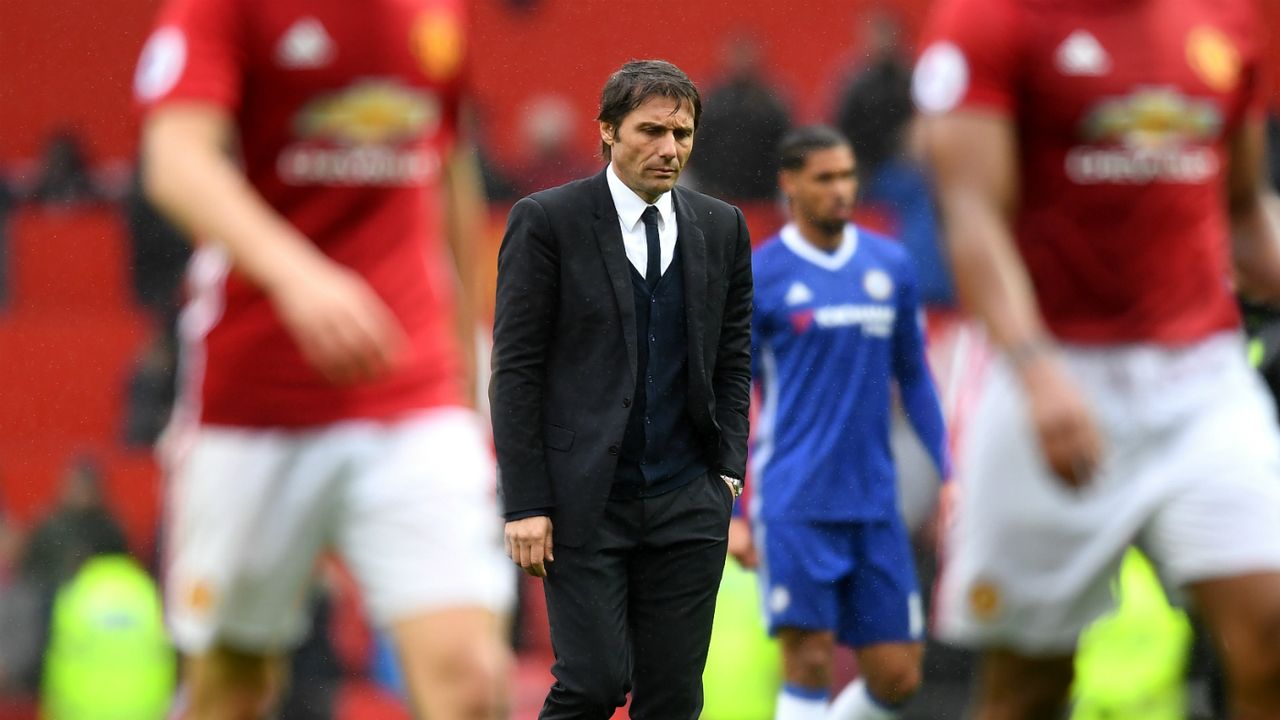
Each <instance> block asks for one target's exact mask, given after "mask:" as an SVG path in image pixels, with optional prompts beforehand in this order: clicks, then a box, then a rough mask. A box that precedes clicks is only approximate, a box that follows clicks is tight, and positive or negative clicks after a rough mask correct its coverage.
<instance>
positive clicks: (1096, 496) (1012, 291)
mask: <svg viewBox="0 0 1280 720" xmlns="http://www.w3.org/2000/svg"><path fill="white" fill-rule="evenodd" d="M1253 10H1254V8H1253V5H1252V3H1251V2H1250V1H1249V0H1222V1H1214V2H1209V1H1208V0H1117V1H1115V2H1097V1H1096V0H1070V1H1064V2H1057V3H1040V2H1034V1H1032V0H944V1H943V2H941V3H940V4H939V5H938V6H937V7H936V8H935V14H934V17H933V20H932V23H931V26H930V28H929V30H928V31H927V32H926V37H925V41H926V42H925V44H924V45H923V47H924V51H923V53H922V55H921V57H920V60H919V64H918V66H917V69H916V75H915V81H914V83H915V87H914V92H915V98H916V102H917V104H918V105H919V106H920V107H921V109H922V110H923V111H924V112H926V113H928V114H930V115H932V116H933V117H931V118H930V119H929V120H928V121H927V126H926V128H925V132H926V134H927V138H928V140H927V142H928V144H929V149H930V152H931V155H932V159H933V161H934V163H935V165H936V169H937V173H938V178H939V183H940V188H941V193H942V205H943V212H944V215H945V219H946V223H947V228H948V234H949V236H950V242H951V256H952V260H953V267H954V270H955V274H956V280H957V285H958V287H959V291H960V295H961V298H962V300H963V302H964V304H965V305H966V306H967V308H968V309H969V310H970V311H971V312H972V313H974V314H975V315H976V316H978V317H979V318H980V319H981V320H982V321H983V322H984V323H985V324H986V326H987V330H988V331H989V333H990V335H991V340H992V342H993V343H994V345H995V347H996V348H998V349H999V350H1000V351H1001V353H1002V359H1001V361H1000V362H998V363H997V364H996V366H995V368H994V369H993V371H992V373H991V376H990V377H989V379H988V381H987V385H986V388H985V391H984V397H983V400H982V401H981V403H980V405H979V407H978V410H977V415H976V416H975V417H974V419H973V422H972V426H971V428H970V432H969V434H968V436H967V442H966V446H965V448H964V450H963V454H964V458H965V462H964V464H963V465H962V472H961V475H960V477H959V478H958V479H959V480H960V483H959V486H958V487H959V493H960V498H959V503H958V509H957V517H956V521H955V523H954V525H953V531H952V537H951V542H950V547H949V548H948V556H947V557H946V559H945V563H946V564H945V565H944V567H943V573H942V582H941V585H940V604H939V623H940V630H941V634H942V636H943V637H944V639H947V640H950V641H955V642H960V643H963V644H969V645H975V646H978V647H981V648H983V649H984V650H985V651H986V653H985V660H984V667H983V670H982V673H981V678H980V681H979V689H978V717H979V718H983V719H984V720H989V719H992V718H1027V719H1031V718H1036V719H1038V720H1039V719H1043V718H1051V717H1057V715H1056V713H1058V712H1060V711H1061V710H1062V708H1063V705H1064V703H1065V698H1066V696H1067V690H1068V687H1069V685H1070V683H1071V676H1072V663H1071V655H1072V653H1073V651H1074V649H1075V645H1076V641H1077V636H1078V634H1079V632H1080V630H1081V629H1082V628H1083V627H1084V626H1085V625H1086V624H1087V623H1088V622H1089V621H1090V620H1092V619H1093V618H1095V617H1097V616H1098V615H1099V614H1100V613H1101V612H1103V611H1104V610H1105V609H1107V608H1108V607H1109V606H1110V604H1111V601H1112V599H1111V596H1110V592H1109V589H1108V581H1109V579H1110V578H1111V577H1112V576H1113V575H1114V574H1115V571H1116V569H1117V566H1118V565H1119V563H1120V560H1121V557H1122V555H1123V553H1124V549H1125V547H1126V546H1127V545H1128V544H1129V543H1130V542H1137V543H1138V544H1139V545H1140V546H1141V547H1142V548H1143V549H1144V550H1145V551H1146V552H1147V553H1148V554H1149V556H1150V557H1151V558H1152V560H1153V561H1154V562H1155V565H1156V567H1157V569H1158V570H1159V573H1160V575H1161V577H1162V579H1163V580H1164V581H1165V582H1166V583H1168V584H1169V585H1170V586H1173V587H1177V588H1180V589H1182V590H1185V591H1186V592H1187V593H1188V594H1189V599H1190V600H1191V601H1192V603H1193V607H1194V609H1195V610H1196V611H1197V612H1198V613H1200V615H1201V616H1202V617H1203V619H1204V620H1205V622H1206V623H1207V625H1208V627H1209V628H1210V629H1211V630H1212V632H1213V633H1214V634H1215V636H1216V639H1217V643H1218V647H1219V649H1220V650H1221V652H1222V654H1223V656H1224V659H1225V662H1226V665H1227V667H1228V669H1229V674H1230V677H1231V680H1230V685H1231V690H1230V692H1231V698H1232V712H1233V713H1234V715H1233V716H1232V717H1234V718H1236V719H1237V720H1261V719H1263V718H1266V719H1268V720H1274V719H1275V718H1277V717H1280V439H1278V437H1277V432H1276V422H1275V408H1274V406H1273V404H1272V403H1271V401H1270V400H1269V399H1268V398H1267V395H1266V393H1265V391H1264V390H1263V388H1262V386H1261V383H1260V382H1259V380H1258V378H1257V376H1256V375H1255V374H1254V373H1253V371H1252V370H1251V369H1250V368H1249V367H1248V365H1247V363H1246V361H1245V353H1244V347H1243V343H1242V339H1241V335H1240V330H1239V317H1238V313H1237V311H1236V308H1235V304H1234V301H1233V298H1232V272H1231V269H1232V268H1231V261H1232V260H1234V261H1235V270H1236V273H1235V283H1236V285H1237V286H1238V288H1239V290H1240V291H1242V292H1243V293H1245V294H1246V295H1248V296H1251V297H1253V298H1255V299H1258V300H1262V301H1267V302H1275V301H1277V300H1280V215H1278V214H1277V212H1276V202H1277V198H1276V196H1275V195H1274V193H1273V192H1271V191H1270V190H1269V189H1268V188H1267V184H1266V182H1265V178H1264V174H1263V172H1262V162H1263V158H1264V157H1265V153H1264V142H1263V122H1262V110H1263V107H1262V98H1263V92H1264V89H1265V88H1264V86H1263V83H1262V79H1261V62H1262V58H1263V54H1264V53H1263V50H1264V48H1263V47H1262V39H1261V35H1262V31H1263V30H1264V27H1263V24H1262V22H1261V20H1260V19H1259V18H1258V17H1256V16H1255V14H1254V12H1253Z"/></svg>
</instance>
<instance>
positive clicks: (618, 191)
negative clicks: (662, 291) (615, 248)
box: [604, 163, 679, 277]
mask: <svg viewBox="0 0 1280 720" xmlns="http://www.w3.org/2000/svg"><path fill="white" fill-rule="evenodd" d="M604 175H605V177H606V178H607V179H608V180H609V193H610V194H611V195H613V207H614V208H615V209H616V210H617V211H618V224H620V225H621V226H622V246H623V247H624V248H625V249H626V251H627V259H628V260H630V261H631V265H632V266H633V267H634V268H635V269H636V272H638V273H640V277H644V276H645V272H646V271H647V270H648V269H649V239H648V237H646V236H645V233H644V223H643V222H641V220H640V216H641V215H642V214H644V210H645V208H647V207H649V204H648V203H646V202H645V201H644V200H643V199H642V198H641V197H640V196H639V195H637V194H636V193H635V191H634V190H632V189H631V188H629V187H627V186H626V184H624V183H623V182H622V179H621V178H619V177H618V174H617V173H616V172H614V170H613V163H609V169H608V170H606V171H605V173H604ZM653 204H654V206H656V207H657V208H658V244H659V245H661V246H662V253H661V258H662V263H661V268H662V272H664V273H665V272H666V271H667V268H668V267H670V266H671V260H672V259H673V258H675V255H676V236H677V235H678V234H679V233H678V228H677V227H676V208H675V204H674V203H673V202H672V201H671V192H670V191H668V192H664V193H662V195H661V196H659V197H658V200H657V202H655V203H653Z"/></svg>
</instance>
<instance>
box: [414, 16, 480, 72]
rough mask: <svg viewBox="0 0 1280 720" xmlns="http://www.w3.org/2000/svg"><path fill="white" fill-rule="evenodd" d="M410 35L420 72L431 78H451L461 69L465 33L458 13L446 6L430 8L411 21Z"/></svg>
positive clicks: (464, 50) (464, 49) (464, 47)
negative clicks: (420, 68)
mask: <svg viewBox="0 0 1280 720" xmlns="http://www.w3.org/2000/svg"><path fill="white" fill-rule="evenodd" d="M411 32H412V35H411V36H410V38H409V42H410V45H411V47H412V48H413V54H414V56H415V57H417V58H418V63H419V64H420V65H421V66H422V73H423V74H424V75H426V76H427V79H429V80H431V81H432V82H444V81H446V80H452V79H453V78H455V77H457V76H458V74H459V73H460V72H462V60H463V58H464V57H465V54H466V36H465V34H464V33H463V30H462V22H461V21H460V20H459V18H458V16H457V15H456V14H455V13H453V12H450V11H448V10H440V9H438V10H432V11H429V12H425V13H423V14H422V15H420V16H418V19H417V20H415V21H414V22H413V29H412V31H411Z"/></svg>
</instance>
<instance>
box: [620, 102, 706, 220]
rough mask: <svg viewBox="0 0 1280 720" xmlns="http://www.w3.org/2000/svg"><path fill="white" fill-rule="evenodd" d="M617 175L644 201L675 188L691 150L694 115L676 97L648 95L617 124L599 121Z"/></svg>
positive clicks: (654, 198) (650, 200) (656, 197)
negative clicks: (647, 97)
mask: <svg viewBox="0 0 1280 720" xmlns="http://www.w3.org/2000/svg"><path fill="white" fill-rule="evenodd" d="M600 137H601V138H603V139H604V141H605V142H606V143H610V144H611V147H610V151H611V154H612V156H613V160H612V162H613V167H614V169H615V171H616V172H617V173H618V178H619V179H620V180H622V182H623V183H624V184H625V185H626V186H627V187H629V188H631V189H632V190H634V191H635V193H636V194H637V195H639V196H640V197H642V198H644V200H645V202H653V201H654V200H657V199H658V196H659V195H661V194H662V193H664V192H667V191H668V190H670V189H671V188H673V187H675V184H676V180H677V179H678V178H679V177H680V171H681V170H683V169H684V164H685V163H686V162H687V161H688V160H689V153H690V152H692V151H693V115H692V114H691V113H690V111H689V109H688V108H687V107H686V106H685V103H681V102H679V101H678V100H674V99H672V98H668V97H663V96H661V95H659V96H656V97H651V98H649V99H648V100H645V101H644V102H643V103H641V104H640V106H639V107H637V108H636V109H635V110H632V111H631V112H630V113H628V114H627V116H626V117H624V118H623V119H622V123H621V124H620V125H619V126H618V127H616V128H615V127H614V126H613V125H610V124H609V123H606V122H601V123H600Z"/></svg>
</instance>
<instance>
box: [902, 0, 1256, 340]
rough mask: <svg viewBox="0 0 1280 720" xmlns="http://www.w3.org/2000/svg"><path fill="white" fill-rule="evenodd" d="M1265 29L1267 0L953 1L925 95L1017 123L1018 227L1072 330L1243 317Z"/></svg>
mask: <svg viewBox="0 0 1280 720" xmlns="http://www.w3.org/2000/svg"><path fill="white" fill-rule="evenodd" d="M1262 31H1263V25H1262V23H1261V20H1260V18H1259V17H1258V16H1257V15H1256V14H1255V8H1254V7H1253V5H1252V0H940V2H939V5H938V7H937V8H936V9H935V12H934V14H933V17H932V19H931V21H930V23H929V26H928V27H927V28H926V31H925V36H924V42H923V44H922V45H921V47H922V48H923V51H922V53H921V56H920V59H919V63H918V65H917V69H916V76H915V80H914V95H915V98H916V102H917V104H918V105H919V106H920V107H921V109H922V110H923V111H924V112H926V113H943V112H946V111H948V110H951V109H953V108H965V109H968V110H974V111H981V112H990V113H994V114H996V115H1001V116H1005V117H1008V118H1010V119H1011V120H1013V121H1014V123H1015V124H1016V127H1017V134H1018V153H1019V172H1020V183H1019V192H1020V196H1019V198H1018V208H1017V214H1016V218H1015V220H1014V232H1015V235H1016V239H1017V244H1018V249H1019V250H1020V251H1021V254H1022V257H1023V259H1024V261H1025V262H1026V265H1027V269H1028V270H1029V272H1030V274H1031V278H1032V280H1033V282H1034V285H1035V292H1036V296H1037V300H1038V302H1039V304H1040V309H1041V311H1042V312H1043V314H1044V317H1045V320H1046V322H1047V323H1048V325H1049V328H1050V330H1051V331H1052V332H1053V333H1054V334H1055V335H1056V336H1057V337H1059V338H1062V339H1064V340H1067V341H1071V342H1078V343H1123V342H1155V343H1164V344H1171V345H1177V344H1185V343H1189V342H1193V341H1195V340H1198V339H1200V338H1203V337H1205V336H1207V335H1210V334H1212V333H1215V332H1218V331H1221V330H1224V329H1228V328H1232V327H1235V326H1236V325H1237V323H1238V317H1237V311H1236V307H1235V303H1234V300H1233V297H1232V292H1231V287H1230V264H1229V252H1230V247H1229V238H1228V232H1229V222H1228V215H1227V205H1226V201H1225V198H1226V179H1227V170H1228V167H1227V165H1228V143H1229V142H1230V140H1231V138H1232V137H1233V135H1234V134H1235V133H1236V131H1237V130H1238V129H1239V128H1240V126H1241V123H1242V122H1243V121H1244V119H1245V118H1246V117H1252V118H1255V119H1256V118H1258V117H1259V116H1260V115H1261V112H1262V110H1263V104H1264V99H1265V96H1266V93H1267V91H1268V88H1267V86H1266V84H1265V83H1264V81H1263V78H1262V77H1261V74H1262V72H1261V68H1262V64H1263V61H1264V55H1263V54H1264V50H1265V48H1264V45H1263V38H1262V36H1261V33H1262Z"/></svg>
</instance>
